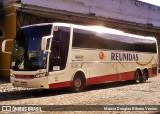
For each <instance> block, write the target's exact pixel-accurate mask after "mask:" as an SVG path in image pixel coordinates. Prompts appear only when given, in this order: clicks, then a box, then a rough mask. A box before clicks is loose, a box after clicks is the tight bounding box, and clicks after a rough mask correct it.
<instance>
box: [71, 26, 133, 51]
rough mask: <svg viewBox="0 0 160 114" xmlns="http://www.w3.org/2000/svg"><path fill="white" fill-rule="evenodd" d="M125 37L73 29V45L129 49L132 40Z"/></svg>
mask: <svg viewBox="0 0 160 114" xmlns="http://www.w3.org/2000/svg"><path fill="white" fill-rule="evenodd" d="M127 38H128V37H124V36H119V35H112V34H107V33H96V32H92V31H85V30H79V29H75V30H74V33H73V47H80V48H96V49H111V50H128V51H131V50H133V48H134V46H133V41H132V40H131V38H128V39H127Z"/></svg>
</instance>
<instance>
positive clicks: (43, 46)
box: [41, 36, 52, 51]
mask: <svg viewBox="0 0 160 114" xmlns="http://www.w3.org/2000/svg"><path fill="white" fill-rule="evenodd" d="M51 38H52V36H44V37H42V42H41V50H42V51H46V50H47V47H48V46H49V42H48V39H51Z"/></svg>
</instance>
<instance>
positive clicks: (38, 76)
mask: <svg viewBox="0 0 160 114" xmlns="http://www.w3.org/2000/svg"><path fill="white" fill-rule="evenodd" d="M44 76H46V74H45V73H39V74H36V75H35V78H40V77H44Z"/></svg>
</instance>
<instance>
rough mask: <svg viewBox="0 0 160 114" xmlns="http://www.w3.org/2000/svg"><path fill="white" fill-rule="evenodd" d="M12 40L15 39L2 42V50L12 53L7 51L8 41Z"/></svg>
mask: <svg viewBox="0 0 160 114" xmlns="http://www.w3.org/2000/svg"><path fill="white" fill-rule="evenodd" d="M11 41H13V39H8V40H4V41H3V42H2V52H3V53H8V54H11V52H8V51H6V44H7V42H11Z"/></svg>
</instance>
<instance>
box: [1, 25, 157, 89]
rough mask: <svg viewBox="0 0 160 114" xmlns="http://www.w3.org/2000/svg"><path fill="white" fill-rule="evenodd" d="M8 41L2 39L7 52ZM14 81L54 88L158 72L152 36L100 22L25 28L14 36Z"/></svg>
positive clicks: (145, 76)
mask: <svg viewBox="0 0 160 114" xmlns="http://www.w3.org/2000/svg"><path fill="white" fill-rule="evenodd" d="M6 43H7V40H5V41H3V43H2V51H3V52H5V53H8V52H6V50H5V47H6ZM11 54H12V55H11V63H10V64H11V65H10V80H11V83H12V85H13V86H14V87H26V88H43V89H56V88H63V87H71V88H72V89H73V91H75V92H80V91H82V90H84V87H85V86H88V85H93V84H99V83H107V82H115V81H127V80H133V81H134V82H135V83H144V82H146V81H147V80H148V78H150V77H154V76H156V75H157V74H158V48H157V41H156V39H155V38H153V37H145V36H139V35H133V34H129V33H125V32H123V31H119V30H115V29H111V28H106V27H102V26H83V25H76V24H70V23H42V24H34V25H28V26H24V27H21V28H20V29H19V30H18V32H17V35H16V38H15V39H14V41H13V49H12V52H11Z"/></svg>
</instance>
